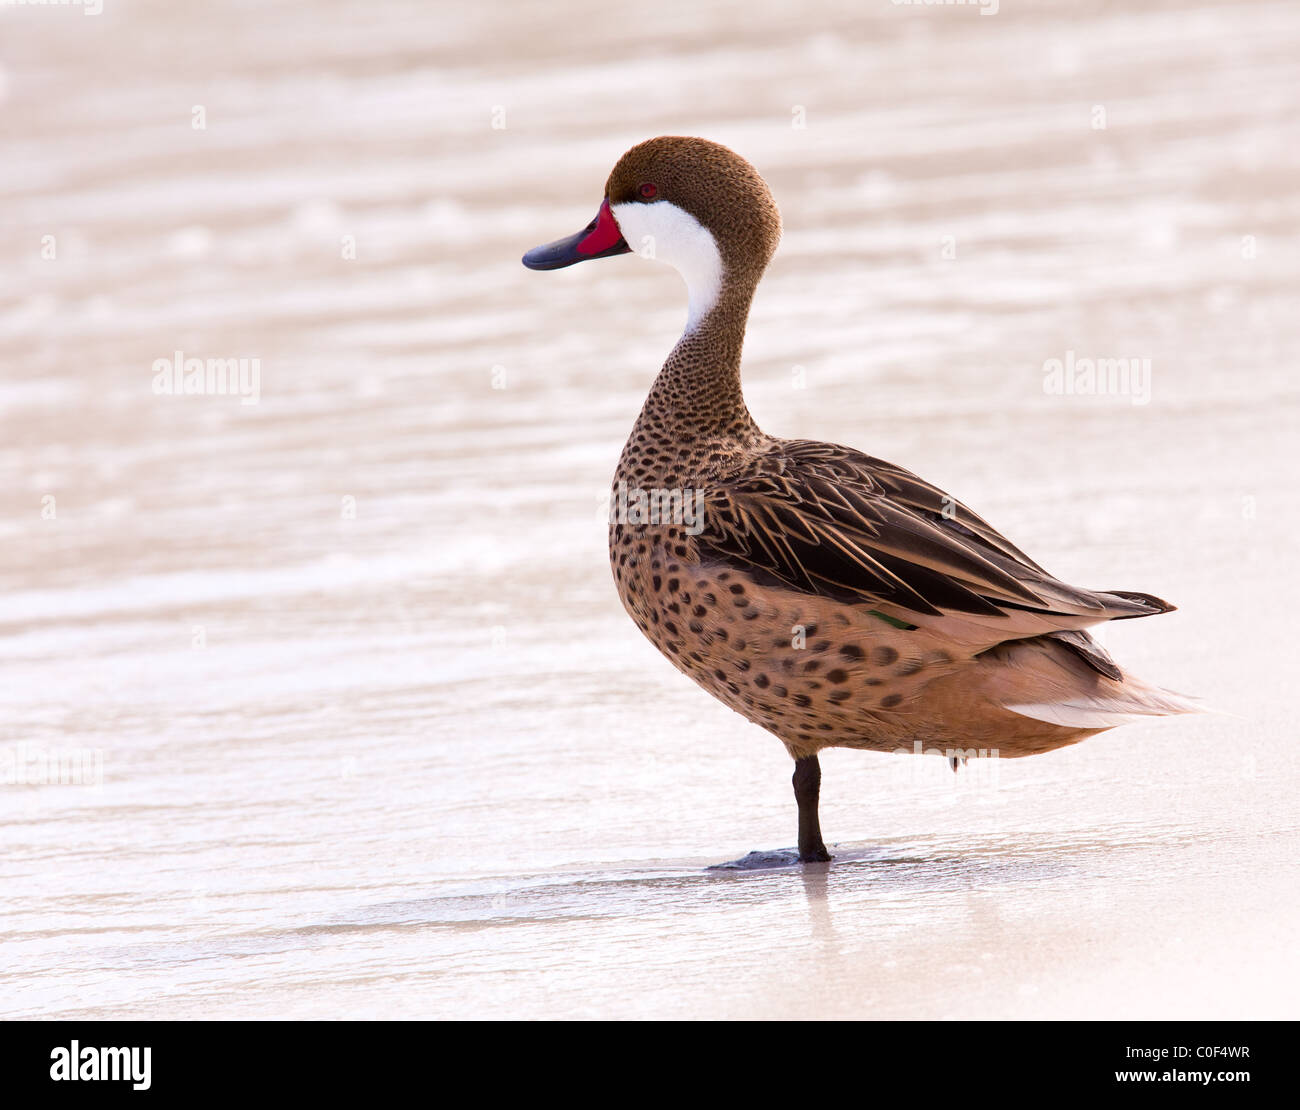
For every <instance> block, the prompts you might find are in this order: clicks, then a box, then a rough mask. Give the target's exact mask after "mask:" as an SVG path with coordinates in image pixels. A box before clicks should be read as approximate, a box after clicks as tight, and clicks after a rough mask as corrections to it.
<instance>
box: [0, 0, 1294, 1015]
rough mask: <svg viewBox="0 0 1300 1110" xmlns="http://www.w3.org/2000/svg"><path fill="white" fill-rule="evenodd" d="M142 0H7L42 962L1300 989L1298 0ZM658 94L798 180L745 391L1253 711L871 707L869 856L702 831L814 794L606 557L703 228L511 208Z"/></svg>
mask: <svg viewBox="0 0 1300 1110" xmlns="http://www.w3.org/2000/svg"><path fill="white" fill-rule="evenodd" d="M105 7H106V10H105V11H104V13H103V14H102V15H99V16H94V17H91V16H85V15H83V14H82V13H81V12H80V11H78V10H76V9H66V10H65V9H37V8H33V9H22V8H0V27H3V35H2V36H0V150H2V151H3V157H2V158H0V208H2V209H3V212H4V215H3V218H2V219H0V250H2V251H3V257H4V260H5V263H6V265H4V266H3V267H0V365H2V366H3V368H4V372H3V374H2V375H0V430H2V432H3V434H2V435H0V506H2V511H0V529H2V530H3V535H2V537H0V538H2V540H3V542H0V598H3V600H2V601H0V675H2V676H3V677H2V679H0V734H2V735H0V750H2V751H3V752H7V753H10V756H9V758H10V763H9V764H8V766H10V767H13V766H16V765H17V762H21V763H22V765H23V766H25V767H32V768H35V769H37V770H39V769H40V768H41V767H45V768H47V769H48V765H49V760H50V759H54V760H55V761H57V760H58V759H59V758H63V759H64V761H65V762H67V761H70V760H72V759H74V758H75V759H78V760H81V759H84V760H85V766H86V767H87V768H88V769H89V773H90V775H91V777H92V778H102V781H100V782H99V783H98V784H97V785H39V784H22V783H14V782H13V781H12V778H11V779H10V780H9V781H8V782H7V783H6V784H5V785H3V786H0V838H2V843H0V855H2V856H3V859H4V861H5V863H4V868H3V874H4V878H5V882H4V889H5V891H6V897H5V898H4V900H3V902H2V903H0V942H2V943H3V946H4V951H5V954H6V959H5V961H4V966H3V968H0V1016H4V1017H64V1018H67V1017H94V1018H107V1017H163V1018H200V1017H202V1018H218V1017H259V1018H260V1017H312V1018H327V1017H344V1016H359V1017H417V1016H419V1017H506V1016H523V1017H800V1018H814V1017H881V1018H914V1017H917V1018H919V1017H924V1018H936V1017H993V1018H1000V1017H1143V1018H1146V1017H1234V1018H1245V1017H1292V1018H1294V1017H1296V1016H1297V1007H1296V1002H1295V998H1296V993H1297V986H1298V985H1300V969H1298V968H1297V955H1296V947H1295V943H1294V938H1295V936H1296V932H1297V928H1298V927H1300V875H1298V873H1297V864H1296V860H1297V859H1298V858H1300V819H1298V818H1297V807H1296V797H1297V787H1298V786H1300V781H1298V779H1300V757H1298V756H1297V754H1296V749H1295V730H1294V726H1293V723H1292V712H1291V707H1290V703H1289V702H1288V701H1287V698H1288V696H1289V695H1288V694H1287V692H1286V691H1287V689H1288V688H1289V686H1290V682H1291V681H1292V680H1293V677H1294V675H1295V673H1296V664H1297V652H1296V649H1295V646H1294V642H1293V640H1292V638H1291V636H1290V627H1289V626H1290V618H1291V615H1292V614H1293V613H1294V612H1295V611H1296V606H1297V602H1298V601H1300V596H1298V594H1300V590H1297V587H1296V582H1295V575H1294V573H1293V567H1294V560H1295V552H1296V550H1297V540H1298V539H1300V494H1298V493H1297V488H1296V483H1295V480H1294V473H1295V457H1296V454H1295V442H1296V434H1297V429H1298V428H1300V420H1298V418H1300V391H1298V390H1297V387H1296V384H1295V368H1296V365H1297V355H1300V319H1298V318H1297V313H1296V307H1295V306H1296V291H1297V283H1298V280H1300V231H1298V230H1297V229H1298V228H1300V220H1298V218H1297V217H1300V193H1298V192H1297V189H1296V183H1297V180H1298V176H1297V172H1298V171H1300V147H1298V146H1297V144H1296V143H1295V141H1294V140H1295V120H1296V118H1297V114H1298V112H1300V80H1297V78H1300V61H1298V60H1297V59H1300V10H1297V9H1296V8H1295V6H1294V5H1293V4H1289V3H1274V4H1270V3H1235V4H1221V5H1199V4H1194V3H1185V2H1181V0H1169V2H1164V3H1155V4H1148V5H1143V6H1142V9H1141V10H1133V9H1132V8H1131V7H1130V6H1129V5H1123V4H1118V3H1115V4H1105V3H1102V4H1096V3H1082V2H1080V3H1070V2H1065V3H1057V4H1051V5H1030V4H1019V5H1015V6H1014V8H1013V5H1012V4H1010V3H1004V4H1003V5H1002V7H1001V10H1000V11H999V13H998V14H997V15H996V16H994V17H983V16H981V15H980V14H979V11H978V10H976V9H965V8H921V7H912V8H909V7H903V6H894V5H891V4H888V3H882V4H880V5H876V6H871V7H870V8H867V9H864V8H863V6H862V5H859V4H849V3H840V4H837V3H813V4H802V5H797V6H790V5H770V6H765V5H761V4H759V5H755V4H739V3H736V4H731V3H727V4H715V3H707V4H700V3H690V4H688V3H680V4H677V3H668V4H664V5H660V6H659V7H658V8H657V9H656V18H655V20H654V23H653V25H652V26H646V25H645V24H644V23H642V24H641V25H639V26H638V25H637V24H636V21H630V20H611V19H608V18H603V17H602V11H603V9H604V7H605V6H604V5H601V4H596V3H579V2H573V0H566V3H564V4H562V5H540V6H533V5H528V6H523V5H519V6H508V7H507V6H505V5H502V4H499V3H489V4H479V5H473V6H466V7H459V6H453V5H445V4H434V5H427V4H420V3H415V2H411V3H391V4H384V5H374V6H368V5H359V4H358V5H352V4H343V3H324V4H317V5H312V6H311V7H310V8H309V9H308V8H302V7H301V6H299V5H293V4H289V3H287V2H278V3H272V4H266V3H259V4H251V3H249V4H243V3H229V4H224V5H215V6H212V7H211V8H207V7H204V8H203V9H198V8H195V7H194V6H190V5H186V6H183V7H182V6H178V5H174V4H167V3H163V2H161V0H159V2H155V3H145V2H129V0H120V2H113V0H106V5H105ZM196 108H201V109H202V112H201V113H200V114H198V115H196ZM1098 108H1100V109H1101V110H1102V112H1101V115H1100V116H1099V115H1098ZM801 109H802V111H800V110H801ZM196 121H201V122H203V123H204V125H205V126H204V127H202V128H196V127H195V126H193V125H194V123H195V122H196ZM494 122H496V123H503V124H504V126H503V127H494V126H493V124H494ZM798 122H803V123H804V124H805V125H806V126H804V127H796V126H793V124H795V123H798ZM1099 123H1104V127H1102V126H1098V124H1099ZM661 133H693V134H701V135H705V136H707V137H710V138H713V139H716V140H719V141H721V142H724V143H727V144H728V145H730V146H732V147H734V148H735V149H736V150H738V151H740V152H741V153H743V154H744V155H745V156H746V157H748V158H749V159H750V160H751V161H753V162H754V163H755V164H756V165H757V166H758V167H759V169H760V170H761V171H762V172H763V173H764V175H765V176H766V177H767V179H768V181H769V182H770V184H771V185H772V188H773V191H774V193H775V195H776V197H777V200H778V202H779V203H780V205H781V208H782V212H783V215H784V219H785V226H786V234H785V239H784V242H783V245H782V248H781V250H780V252H779V254H778V256H777V259H776V261H775V263H774V265H773V267H772V269H771V270H770V271H769V275H768V278H767V280H766V281H765V283H764V285H763V287H762V289H761V290H760V292H759V295H758V298H757V301H756V304H755V308H754V314H753V317H752V321H751V325H750V331H749V339H748V343H747V347H746V368H745V381H746V395H747V398H748V401H749V404H750V407H751V409H752V410H753V412H754V414H755V416H756V418H757V419H758V420H759V422H760V424H761V425H762V426H764V427H765V428H766V429H768V430H769V431H772V432H774V433H776V434H782V435H790V436H811V437H816V438H822V439H829V440H833V441H837V442H843V443H849V444H852V445H854V446H856V447H859V448H861V449H863V450H866V451H868V452H870V453H872V454H876V455H878V456H880V457H882V458H886V459H889V460H891V461H894V462H897V463H900V464H902V465H904V466H907V467H909V468H911V469H913V470H915V471H917V472H918V473H920V474H922V475H923V476H925V477H926V478H928V479H930V480H932V481H934V482H936V483H938V484H940V485H941V486H944V487H945V488H948V489H951V490H952V491H953V492H954V493H956V494H957V495H958V496H960V497H961V498H962V500H964V501H965V502H966V503H968V504H970V505H971V506H972V507H973V508H975V509H976V510H977V511H978V512H980V513H981V514H983V515H984V516H985V517H987V518H988V519H989V520H990V521H991V522H992V523H994V524H995V525H996V526H998V527H999V528H1000V529H1001V530H1003V531H1004V532H1005V533H1006V534H1007V535H1008V536H1009V537H1010V538H1011V539H1012V540H1013V541H1015V542H1016V543H1017V544H1019V545H1020V546H1021V547H1023V548H1025V549H1026V550H1027V551H1028V552H1029V553H1030V554H1031V555H1032V556H1033V557H1034V558H1036V559H1037V560H1038V561H1039V562H1041V563H1043V564H1044V565H1045V566H1047V567H1048V568H1049V569H1050V570H1051V571H1052V572H1053V573H1055V574H1057V575H1059V576H1061V577H1062V578H1064V579H1066V580H1067V581H1073V582H1078V583H1080V584H1082V585H1088V586H1094V587H1102V588H1107V587H1118V588H1128V589H1135V590H1147V591H1150V592H1153V593H1156V594H1159V595H1160V596H1162V597H1166V598H1168V599H1169V600H1171V601H1173V602H1174V603H1175V604H1177V605H1178V606H1179V611H1178V612H1177V613H1174V614H1172V615H1169V616H1166V617H1162V618H1157V619H1153V620H1147V621H1131V622H1125V623H1124V624H1122V625H1118V626H1115V627H1113V628H1111V629H1108V630H1107V631H1106V634H1105V641H1106V643H1107V645H1108V647H1109V648H1110V650H1111V651H1112V652H1113V653H1114V654H1115V655H1116V656H1117V657H1118V658H1119V659H1120V661H1121V662H1122V663H1124V664H1125V665H1126V666H1129V667H1131V668H1132V669H1133V670H1134V671H1135V672H1136V673H1138V674H1140V675H1142V676H1143V677H1146V678H1149V679H1151V680H1153V681H1156V682H1159V683H1162V684H1164V685H1167V686H1169V687H1172V688H1174V689H1176V690H1181V691H1185V692H1188V693H1194V694H1198V695H1200V696H1202V697H1204V698H1205V699H1207V701H1208V702H1210V703H1211V704H1213V705H1215V706H1217V707H1219V708H1221V709H1223V710H1226V711H1227V713H1225V714H1221V715H1207V716H1202V717H1196V718H1183V719H1177V720H1166V721H1153V722H1150V723H1148V724H1141V725H1132V726H1128V727H1126V728H1123V729H1120V730H1116V731H1114V732H1112V733H1109V734H1106V735H1103V736H1100V737H1097V738H1094V739H1092V740H1089V741H1087V742H1085V743H1083V744H1081V745H1079V746H1077V747H1075V748H1071V749H1066V750H1063V751H1060V752H1057V753H1053V754H1051V755H1047V756H1042V757H1037V758H1032V759H1028V760H1020V761H1003V762H1002V763H1001V764H1000V765H999V766H998V767H997V768H996V774H995V775H991V776H984V777H979V776H974V775H968V774H965V773H963V774H959V775H956V776H954V775H953V774H952V773H951V772H950V771H949V770H948V769H947V768H946V767H945V766H944V765H943V763H942V761H940V760H925V759H905V758H899V757H891V756H885V755H879V756H877V755H871V754H864V753H856V752H831V753H828V754H827V755H826V756H825V757H824V758H823V768H824V773H825V774H824V783H823V803H822V820H823V828H824V829H825V831H826V834H827V838H828V841H830V842H832V843H833V845H834V847H833V848H832V850H833V851H834V852H835V853H836V856H837V859H836V861H835V862H834V863H833V864H831V865H830V866H829V868H826V867H810V868H805V869H798V868H786V869H779V870H769V871H759V872H738V873H729V872H718V871H710V870H707V867H708V865H710V864H713V863H717V862H720V861H723V860H728V859H733V858H736V857H739V856H742V855H744V853H746V852H748V851H750V850H753V849H774V848H780V847H785V846H788V845H789V844H790V843H791V842H792V840H793V837H794V832H795V829H794V816H795V815H794V805H793V800H792V798H791V796H790V787H789V774H790V763H789V760H788V757H787V756H786V754H785V752H784V750H783V749H782V748H781V746H780V744H779V743H778V742H777V741H776V740H775V739H773V738H772V737H771V736H769V735H768V734H766V733H764V732H762V731H761V730H759V729H757V728H755V727H754V726H751V725H749V724H748V723H747V722H745V721H744V720H742V719H741V718H740V717H739V716H737V715H735V714H733V713H731V712H730V711H728V710H727V709H725V708H724V707H722V706H721V705H719V704H716V703H714V702H713V701H712V700H710V699H709V698H708V697H707V696H706V695H704V694H703V693H702V692H701V691H700V690H698V689H697V688H696V687H695V686H694V685H693V684H692V683H690V682H689V681H687V680H686V679H685V678H683V677H682V676H680V675H679V674H677V672H675V671H674V670H673V669H672V668H671V666H670V665H669V664H668V663H667V662H666V661H664V660H663V659H662V658H661V657H660V656H659V655H658V653H657V652H656V651H655V650H654V649H653V648H652V647H651V646H650V645H649V644H648V643H647V642H645V641H644V640H643V639H642V637H641V636H640V634H639V633H638V631H637V630H636V628H635V627H634V626H633V625H632V623H631V622H630V621H629V620H628V618H627V617H626V615H625V614H624V613H623V611H622V608H621V606H620V605H619V603H618V600H617V598H616V596H615V594H614V589H613V583H612V581H611V579H610V575H609V571H608V565H607V557H606V549H605V523H604V519H603V509H602V498H603V497H604V496H605V495H606V492H607V489H608V483H609V480H610V476H611V474H612V472H613V468H614V464H615V461H616V458H617V455H618V451H619V449H620V447H621V445H622V442H623V440H624V438H625V437H626V435H627V432H628V430H629V429H630V427H631V424H632V422H633V420H634V419H635V416H636V413H637V411H638V409H639V407H640V404H641V401H642V399H643V397H644V395H645V393H646V391H647V390H648V388H649V385H650V382H651V380H652V379H653V376H654V373H655V372H656V370H657V368H658V366H659V364H660V362H661V361H662V358H663V357H664V355H665V353H666V352H667V350H668V349H669V347H670V346H671V345H672V343H673V342H674V340H675V339H676V336H677V334H678V333H679V331H680V328H681V325H682V321H683V319H684V316H685V305H684V296H683V291H682V287H681V283H680V281H679V279H678V278H677V277H676V276H675V275H673V274H672V273H671V271H668V270H667V269H666V268H662V267H658V266H655V265H651V264H648V263H646V262H644V261H643V260H640V259H637V258H615V259H606V260H602V261H600V262H598V263H594V264H592V265H590V266H580V267H575V268H574V269H572V270H566V271H563V272H559V273H553V274H536V273H530V272H528V271H526V270H524V269H523V268H522V267H521V266H520V265H519V256H520V254H522V252H523V251H524V250H525V249H527V248H528V247H531V246H533V245H535V244H537V243H540V242H543V241H546V240H549V239H552V238H555V237H558V236H560V235H564V234H568V233H569V232H571V231H573V230H576V229H577V228H578V227H581V226H582V225H583V224H584V223H586V222H587V220H589V219H590V218H591V215H592V214H593V213H594V212H595V209H596V206H597V204H598V203H599V201H600V195H601V189H602V186H603V183H604V180H605V177H606V175H607V173H608V171H609V168H610V166H611V165H612V164H613V162H614V161H615V160H616V159H617V157H618V155H619V154H621V153H622V151H623V150H624V149H625V148H626V147H628V146H629V145H631V144H632V143H633V142H635V141H637V140H639V139H642V138H646V137H649V136H651V135H654V134H661ZM47 237H52V239H47ZM51 251H52V252H53V257H47V256H48V255H49V254H50V253H51ZM176 352H181V357H182V358H185V357H200V358H204V359H207V358H220V359H227V358H234V359H238V358H246V359H250V360H251V359H257V360H258V379H257V397H256V403H250V404H243V403H241V398H240V397H239V396H230V395H227V396H184V395H182V396H174V395H173V396H168V395H159V394H157V393H155V391H154V380H155V378H156V376H157V372H156V370H155V363H156V362H158V361H159V360H164V361H165V360H170V359H173V358H174V357H175V353H176ZM1120 357H1125V358H1134V359H1138V360H1150V380H1149V393H1148V394H1147V395H1146V396H1145V397H1144V396H1142V395H1141V391H1138V392H1130V393H1127V394H1120V395H1103V396H1081V395H1078V394H1075V395H1068V394H1053V393H1049V392H1046V391H1045V390H1044V378H1045V371H1044V366H1045V364H1046V363H1048V362H1049V361H1050V360H1060V361H1061V362H1062V363H1064V362H1065V361H1066V360H1067V359H1070V358H1073V359H1076V360H1077V359H1081V358H1120ZM15 761H17V762H15ZM79 765H80V764H79ZM0 770H3V766H2V765H0Z"/></svg>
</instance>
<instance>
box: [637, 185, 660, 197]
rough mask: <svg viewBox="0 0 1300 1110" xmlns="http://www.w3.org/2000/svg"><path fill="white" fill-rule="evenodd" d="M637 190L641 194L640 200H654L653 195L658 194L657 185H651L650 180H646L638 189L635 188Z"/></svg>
mask: <svg viewBox="0 0 1300 1110" xmlns="http://www.w3.org/2000/svg"><path fill="white" fill-rule="evenodd" d="M637 192H638V193H640V194H641V199H642V200H654V199H655V197H657V196H658V195H659V186H658V185H651V184H650V182H648V181H647V182H646V183H645V184H644V185H642V186H641V187H640V188H639V189H637Z"/></svg>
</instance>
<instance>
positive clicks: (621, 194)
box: [605, 135, 781, 280]
mask: <svg viewBox="0 0 1300 1110" xmlns="http://www.w3.org/2000/svg"><path fill="white" fill-rule="evenodd" d="M605 196H606V197H608V198H609V203H610V204H612V205H615V204H628V203H640V204H653V203H654V202H656V201H664V200H666V201H668V202H670V203H671V204H675V205H677V207H678V208H681V209H684V210H685V211H687V212H689V213H690V214H691V215H692V216H694V217H695V218H696V219H697V220H699V222H700V223H701V224H703V225H704V226H705V227H706V228H708V229H709V231H711V232H712V233H713V237H714V239H715V240H716V241H717V244H718V250H719V251H720V252H721V254H722V259H723V262H725V263H726V265H727V268H728V270H730V271H732V272H735V273H737V274H738V275H739V274H749V275H752V276H753V277H754V278H755V280H757V277H758V275H759V274H761V273H762V272H763V268H764V267H765V266H766V265H767V263H768V261H769V260H770V259H771V257H772V253H773V251H775V250H776V245H777V243H778V242H779V241H780V238H781V213H780V212H778V211H777V207H776V202H775V201H774V200H773V199H772V193H771V191H770V190H769V189H768V187H767V182H765V181H764V180H763V179H762V178H761V177H760V176H759V174H758V170H756V169H754V167H753V166H751V165H750V164H749V163H748V162H746V161H745V159H743V158H742V157H740V155H739V154H737V153H736V152H735V151H733V150H729V149H728V148H727V147H725V146H723V145H722V144H721V143H713V142H710V141H709V140H708V139H694V138H689V137H686V136H681V135H662V136H660V137H659V138H657V139H647V140H646V141H645V142H643V143H638V144H637V145H636V146H634V147H633V148H632V149H631V150H629V151H628V152H627V153H626V154H624V155H623V157H622V158H620V159H619V160H618V165H616V166H615V167H614V169H613V170H612V171H611V173H610V175H609V181H608V182H606V184H605Z"/></svg>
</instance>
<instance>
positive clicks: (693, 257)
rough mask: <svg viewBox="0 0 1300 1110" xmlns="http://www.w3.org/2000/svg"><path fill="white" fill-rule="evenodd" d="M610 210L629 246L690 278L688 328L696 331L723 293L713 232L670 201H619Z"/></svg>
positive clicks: (719, 255) (687, 290) (719, 262)
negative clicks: (643, 202) (719, 295)
mask: <svg viewBox="0 0 1300 1110" xmlns="http://www.w3.org/2000/svg"><path fill="white" fill-rule="evenodd" d="M610 210H611V211H612V212H613V213H614V219H615V220H616V221H617V222H618V228H619V230H620V231H621V232H622V233H623V238H624V239H625V240H627V245H628V246H629V247H631V248H632V249H633V250H634V251H636V253H637V254H639V255H641V256H642V257H644V258H653V259H656V260H658V261H659V262H667V263H668V265H669V266H672V267H673V268H674V269H675V270H676V271H677V272H678V273H679V274H681V275H682V277H683V278H684V279H685V280H686V294H687V297H688V309H687V317H686V330H687V331H688V332H691V331H694V330H695V327H696V325H698V324H699V322H700V321H701V320H702V319H704V317H705V316H707V315H708V313H709V310H710V309H711V308H712V307H713V306H714V305H715V304H717V303H718V294H719V293H720V292H722V277H723V265H722V255H721V254H720V253H719V252H718V244H717V241H716V240H715V239H714V238H713V234H712V232H710V231H709V229H708V228H706V227H705V226H704V225H703V224H702V223H700V222H699V220H697V219H696V218H695V217H694V216H692V215H691V214H690V213H689V212H687V211H686V210H685V209H683V208H678V207H677V205H675V204H670V203H669V202H668V201H666V200H657V201H655V202H654V203H653V204H639V203H637V202H636V201H632V202H630V203H628V204H615V205H613V206H611V209H610Z"/></svg>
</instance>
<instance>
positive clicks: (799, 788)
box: [793, 755, 831, 863]
mask: <svg viewBox="0 0 1300 1110" xmlns="http://www.w3.org/2000/svg"><path fill="white" fill-rule="evenodd" d="M793 781H794V800H795V801H796V802H798V803H799V862H800V863H825V862H826V861H827V860H829V859H830V858H831V854H830V852H828V851H826V845H825V844H824V843H822V826H821V822H820V821H819V820H818V819H817V799H818V798H819V797H820V795H821V789H822V765H821V764H820V763H818V762H817V757H816V756H815V755H809V756H805V757H804V758H803V759H796V760H795V761H794V780H793Z"/></svg>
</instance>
